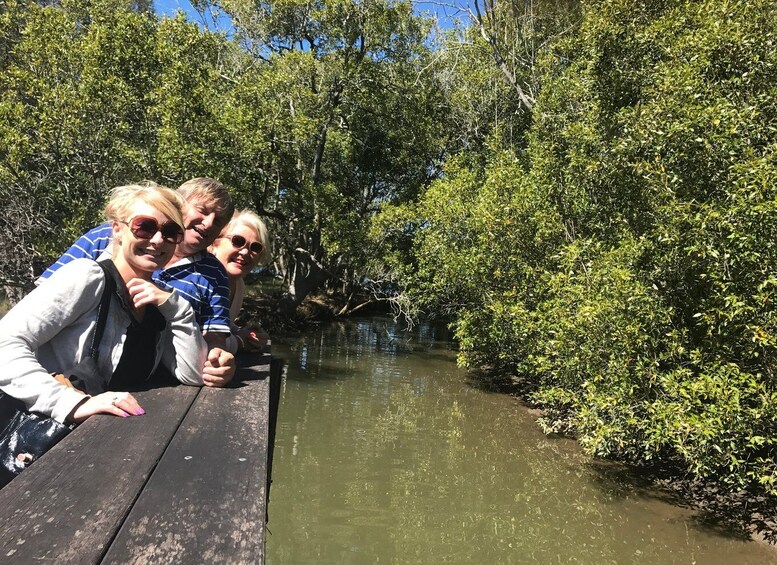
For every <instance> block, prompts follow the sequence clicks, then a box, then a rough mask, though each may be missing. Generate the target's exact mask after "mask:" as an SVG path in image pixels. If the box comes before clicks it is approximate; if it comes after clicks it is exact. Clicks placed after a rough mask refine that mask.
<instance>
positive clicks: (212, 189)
mask: <svg viewBox="0 0 777 565" xmlns="http://www.w3.org/2000/svg"><path fill="white" fill-rule="evenodd" d="M177 192H178V194H180V195H181V196H183V197H184V199H185V200H186V201H187V202H189V203H190V204H193V203H195V202H200V201H204V202H208V203H212V204H213V205H214V206H215V208H216V219H217V221H218V222H219V223H220V224H222V225H223V224H226V223H227V221H228V220H229V218H230V217H232V214H233V213H234V211H235V204H234V203H233V202H232V197H231V196H230V195H229V192H228V191H227V189H226V187H225V186H224V185H223V184H221V183H220V182H219V181H217V180H216V179H212V178H208V177H197V178H193V179H190V180H187V181H186V182H185V183H183V184H182V185H181V186H179V187H178V191H177Z"/></svg>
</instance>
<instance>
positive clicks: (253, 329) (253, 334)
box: [237, 324, 270, 349]
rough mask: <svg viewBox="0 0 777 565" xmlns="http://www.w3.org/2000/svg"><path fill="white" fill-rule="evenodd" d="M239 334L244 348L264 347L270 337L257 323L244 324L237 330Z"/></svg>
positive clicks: (239, 340)
mask: <svg viewBox="0 0 777 565" xmlns="http://www.w3.org/2000/svg"><path fill="white" fill-rule="evenodd" d="M237 336H238V338H239V339H238V342H239V343H242V345H243V349H262V348H263V347H264V346H265V345H267V342H268V341H269V339H270V335H269V334H268V333H267V332H266V331H264V330H263V329H262V328H261V327H260V326H257V325H255V324H252V325H248V326H243V327H242V328H240V329H239V330H238V331H237Z"/></svg>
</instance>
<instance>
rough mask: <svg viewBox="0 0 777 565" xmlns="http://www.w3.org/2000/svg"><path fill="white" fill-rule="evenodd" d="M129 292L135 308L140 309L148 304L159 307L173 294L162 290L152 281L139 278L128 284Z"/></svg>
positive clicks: (131, 280)
mask: <svg viewBox="0 0 777 565" xmlns="http://www.w3.org/2000/svg"><path fill="white" fill-rule="evenodd" d="M127 292H129V295H130V298H131V299H132V302H133V304H134V305H135V308H140V307H141V306H145V305H146V304H153V305H154V306H159V305H161V304H164V303H165V302H166V301H167V299H168V298H170V296H171V293H169V292H167V291H164V290H162V289H161V288H159V287H158V286H157V285H155V284H154V283H152V282H151V281H147V280H143V279H137V278H135V279H130V281H129V282H128V283H127Z"/></svg>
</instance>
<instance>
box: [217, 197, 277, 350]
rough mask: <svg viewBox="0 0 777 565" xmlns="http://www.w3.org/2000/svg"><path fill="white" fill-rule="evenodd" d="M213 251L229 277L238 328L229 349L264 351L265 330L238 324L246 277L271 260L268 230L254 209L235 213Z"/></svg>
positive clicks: (231, 308) (232, 315)
mask: <svg viewBox="0 0 777 565" xmlns="http://www.w3.org/2000/svg"><path fill="white" fill-rule="evenodd" d="M210 252H211V253H213V254H214V255H215V256H216V258H217V259H218V260H219V261H221V263H222V264H223V265H224V268H225V269H226V270H227V277H228V278H229V299H230V302H229V315H230V318H231V319H232V321H233V326H234V327H233V328H232V335H230V336H229V338H227V346H226V349H227V350H228V351H230V352H231V353H235V352H237V351H238V350H241V349H260V348H261V347H262V346H264V344H265V343H266V342H267V339H268V337H269V336H268V335H267V334H266V333H265V332H264V330H262V328H260V327H259V326H257V325H255V324H250V325H248V326H244V327H242V328H238V327H237V326H236V325H234V321H235V320H236V319H237V316H238V314H239V313H240V309H241V308H242V306H243V298H244V297H245V281H244V279H245V277H246V275H247V274H248V273H250V272H251V271H252V270H253V269H254V268H255V267H256V266H257V265H259V264H260V263H262V264H264V263H267V262H268V261H269V259H270V250H269V249H268V236H267V227H266V226H265V225H264V222H262V220H260V219H259V216H257V215H256V214H254V213H253V212H251V211H250V210H240V211H238V212H235V215H234V216H232V220H230V222H229V223H228V224H227V225H226V226H224V229H223V230H221V234H220V235H219V237H218V238H216V241H215V242H214V244H213V245H211V247H210Z"/></svg>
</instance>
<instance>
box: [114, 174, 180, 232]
mask: <svg viewBox="0 0 777 565" xmlns="http://www.w3.org/2000/svg"><path fill="white" fill-rule="evenodd" d="M143 182H144V184H128V185H126V186H117V187H116V188H114V189H113V190H111V196H110V198H109V199H108V203H107V204H106V205H105V217H106V218H107V219H109V220H112V221H115V222H126V221H127V220H129V217H128V216H129V214H130V210H131V209H132V207H133V206H134V205H135V203H136V202H137V201H138V200H140V201H141V202H145V203H146V204H148V205H149V206H153V207H154V208H156V209H157V210H159V211H160V212H162V213H163V214H164V215H165V216H167V217H168V218H170V219H171V220H172V221H174V222H175V223H176V224H178V225H179V226H181V229H185V228H184V225H183V209H184V206H185V202H184V201H183V199H182V198H181V196H179V195H178V194H177V193H176V192H175V191H173V190H170V189H169V188H166V187H164V186H160V185H158V184H156V183H154V182H151V181H143Z"/></svg>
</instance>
